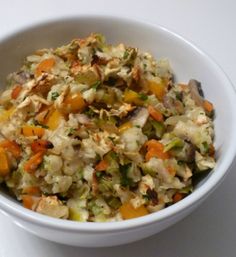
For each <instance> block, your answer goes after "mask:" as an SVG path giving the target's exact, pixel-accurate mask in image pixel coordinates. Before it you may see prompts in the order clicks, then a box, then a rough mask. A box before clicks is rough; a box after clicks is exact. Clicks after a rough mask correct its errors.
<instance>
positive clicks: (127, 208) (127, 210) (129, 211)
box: [120, 202, 148, 220]
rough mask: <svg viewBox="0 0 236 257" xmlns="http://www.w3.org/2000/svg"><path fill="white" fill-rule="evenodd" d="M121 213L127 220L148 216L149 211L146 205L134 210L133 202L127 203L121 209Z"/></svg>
mask: <svg viewBox="0 0 236 257" xmlns="http://www.w3.org/2000/svg"><path fill="white" fill-rule="evenodd" d="M120 213H121V216H122V218H123V219H125V220H127V219H133V218H138V217H141V216H144V215H147V214H148V211H147V209H146V207H145V206H144V205H141V206H140V207H138V208H134V207H133V205H132V204H131V202H126V203H124V204H122V206H121V207H120Z"/></svg>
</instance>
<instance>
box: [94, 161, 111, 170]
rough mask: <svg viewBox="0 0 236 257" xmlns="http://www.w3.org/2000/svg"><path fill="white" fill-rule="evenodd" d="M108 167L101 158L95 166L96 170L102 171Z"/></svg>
mask: <svg viewBox="0 0 236 257" xmlns="http://www.w3.org/2000/svg"><path fill="white" fill-rule="evenodd" d="M107 168H108V163H107V162H106V161H105V160H101V161H100V162H99V163H98V164H97V165H96V167H95V170H96V171H103V170H106V169H107Z"/></svg>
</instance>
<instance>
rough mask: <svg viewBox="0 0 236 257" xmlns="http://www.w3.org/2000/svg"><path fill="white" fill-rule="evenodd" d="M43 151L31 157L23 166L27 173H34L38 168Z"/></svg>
mask: <svg viewBox="0 0 236 257" xmlns="http://www.w3.org/2000/svg"><path fill="white" fill-rule="evenodd" d="M43 155H44V151H41V152H38V153H36V154H35V155H33V156H32V157H31V158H30V159H29V160H28V161H26V163H25V164H24V170H25V171H26V172H28V173H34V172H35V170H36V169H37V168H38V166H39V165H40V164H41V163H42V161H43Z"/></svg>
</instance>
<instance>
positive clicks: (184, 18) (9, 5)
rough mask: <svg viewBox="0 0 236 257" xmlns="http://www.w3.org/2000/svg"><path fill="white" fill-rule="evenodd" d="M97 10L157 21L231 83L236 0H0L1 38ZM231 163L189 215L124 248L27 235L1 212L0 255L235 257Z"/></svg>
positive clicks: (235, 75) (235, 175) (235, 77)
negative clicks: (195, 49)
mask: <svg viewBox="0 0 236 257" xmlns="http://www.w3.org/2000/svg"><path fill="white" fill-rule="evenodd" d="M97 13H99V14H110V15H118V16H124V17H130V18H136V19H140V20H144V21H148V22H151V23H154V24H160V25H162V26H164V27H167V28H169V29H170V30H173V31H175V32H177V33H179V34H181V35H182V36H184V37H185V38H187V39H189V40H191V41H192V42H193V43H195V44H196V45H197V46H199V47H200V48H201V49H203V50H204V51H206V52H207V53H208V54H209V55H210V56H211V57H212V58H213V59H214V60H215V61H216V62H217V63H218V64H220V66H221V67H222V68H223V69H224V71H225V72H226V73H227V75H228V76H229V78H230V79H231V80H232V82H233V84H234V85H235V86H236V72H235V69H236V35H235V33H236V1H235V0H224V1H221V0H156V1H155V0H145V1H138V0H136V1H135V0H130V1H129V0H126V1H125V0H119V1H113V0H100V1H95V0H90V1H88V0H87V1H86V0H84V1H80V0H77V1H76V0H51V1H49V0H40V1H34V0H21V1H17V0H7V1H3V0H1V2H0V37H2V36H4V35H7V34H10V33H12V32H14V31H15V30H17V29H20V28H21V27H23V26H24V25H27V24H30V23H32V22H36V21H42V20H43V19H45V18H49V17H50V18H53V17H55V18H56V17H60V16H67V15H79V14H97ZM29 43H30V42H29ZM0 58H1V57H0ZM1 61H3V60H1ZM222 108H223V106H222ZM232 122H236V121H232ZM226 136H227V135H226ZM235 143H236V142H235ZM235 167H236V162H235V164H234V165H232V167H231V171H230V173H229V175H228V176H227V177H226V179H225V180H224V181H223V183H222V184H221V185H220V186H219V187H218V188H217V190H216V191H215V192H214V193H213V194H212V195H211V196H210V197H209V198H208V199H207V200H206V201H205V202H204V204H202V205H201V207H200V208H198V209H197V210H196V211H195V212H194V213H193V214H191V215H190V216H188V217H187V218H185V219H184V220H183V221H181V222H179V223H178V224H176V225H174V226H172V227H171V228H169V229H167V230H165V231H163V232H161V233H159V234H157V235H155V236H152V237H150V238H147V239H145V240H142V241H139V242H136V243H132V244H128V245H124V246H119V247H111V248H100V249H86V248H76V247H69V246H63V245H59V244H55V243H52V242H49V241H46V240H43V239H39V238H37V237H35V236H32V235H31V234H28V233H27V232H25V231H23V230H22V229H21V228H18V227H16V225H14V224H13V223H12V222H11V221H10V219H9V218H7V217H5V216H3V215H2V214H0V256H1V257H13V256H14V257H15V256H17V257H62V256H70V257H75V256H79V257H111V256H112V257H118V256H119V257H120V256H122V257H126V256H127V257H131V256H135V257H141V256H142V257H143V256H145V257H154V256H155V257H235V256H236V193H235V190H236V171H235Z"/></svg>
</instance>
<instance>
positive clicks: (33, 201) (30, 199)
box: [22, 195, 40, 210]
mask: <svg viewBox="0 0 236 257" xmlns="http://www.w3.org/2000/svg"><path fill="white" fill-rule="evenodd" d="M39 200H40V197H36V196H32V195H23V196H22V202H23V206H24V207H25V208H27V209H30V210H34V209H35V208H36V206H37V204H38V202H39Z"/></svg>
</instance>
